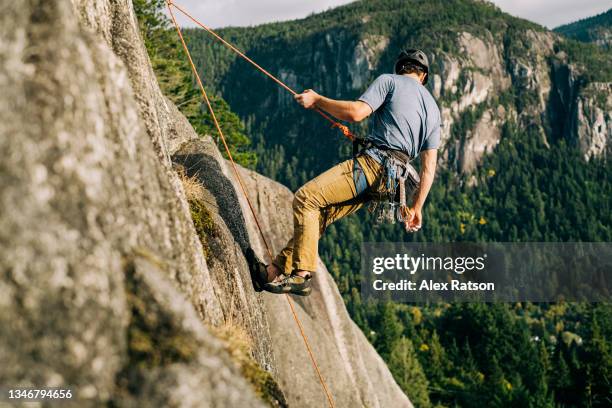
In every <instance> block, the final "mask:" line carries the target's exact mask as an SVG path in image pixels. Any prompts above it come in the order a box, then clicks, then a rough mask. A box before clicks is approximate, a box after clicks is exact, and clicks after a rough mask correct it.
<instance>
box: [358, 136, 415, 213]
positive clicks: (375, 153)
mask: <svg viewBox="0 0 612 408" xmlns="http://www.w3.org/2000/svg"><path fill="white" fill-rule="evenodd" d="M363 154H368V155H370V156H372V157H374V158H375V159H376V160H377V161H378V162H379V163H380V164H381V165H382V167H383V171H382V176H381V179H380V180H379V182H380V183H384V189H379V188H373V189H370V190H367V183H366V187H365V188H364V186H363V183H364V182H365V175H364V174H363V170H362V169H361V166H359V163H358V161H357V157H358V156H360V155H363ZM410 161H411V159H410V157H409V156H408V155H407V154H405V153H403V152H401V151H399V150H393V149H389V148H387V147H384V146H376V145H374V144H373V143H372V142H371V141H369V140H364V139H355V140H354V141H353V162H354V168H353V180H354V181H355V189H356V190H357V194H360V193H362V192H364V191H367V194H368V195H369V197H370V199H371V202H370V206H369V207H368V210H369V211H370V212H371V213H375V214H376V216H375V219H376V222H377V223H379V224H380V223H383V222H390V223H394V222H395V221H396V220H397V221H398V222H405V221H406V217H407V216H408V206H407V196H408V195H410V196H412V195H413V194H414V192H415V191H416V190H417V188H418V186H419V183H420V177H419V174H418V172H417V171H416V170H415V169H414V167H412V165H411V164H410ZM381 190H382V192H381Z"/></svg>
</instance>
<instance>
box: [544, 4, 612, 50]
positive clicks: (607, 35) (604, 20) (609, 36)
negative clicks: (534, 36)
mask: <svg viewBox="0 0 612 408" xmlns="http://www.w3.org/2000/svg"><path fill="white" fill-rule="evenodd" d="M554 31H555V32H557V33H559V34H563V35H564V36H566V37H568V38H573V39H575V40H578V41H582V42H591V43H595V44H597V45H599V46H601V47H604V48H606V49H610V48H611V46H612V8H611V9H609V10H608V11H606V12H605V13H601V14H598V15H596V16H593V17H589V18H585V19H582V20H579V21H576V22H575V23H571V24H565V25H562V26H559V27H557V28H555V29H554Z"/></svg>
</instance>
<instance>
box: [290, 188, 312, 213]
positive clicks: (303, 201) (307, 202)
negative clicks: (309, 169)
mask: <svg viewBox="0 0 612 408" xmlns="http://www.w3.org/2000/svg"><path fill="white" fill-rule="evenodd" d="M309 184H310V183H306V184H304V185H303V186H302V187H300V189H299V190H298V191H296V192H295V195H294V196H293V209H294V210H300V209H304V208H311V207H316V205H315V203H314V200H313V192H312V191H311V188H310V187H311V186H310V185H309Z"/></svg>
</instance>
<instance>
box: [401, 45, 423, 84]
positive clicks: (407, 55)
mask: <svg viewBox="0 0 612 408" xmlns="http://www.w3.org/2000/svg"><path fill="white" fill-rule="evenodd" d="M395 73H396V74H398V75H404V74H415V75H416V76H418V77H419V80H420V81H421V83H422V84H423V85H425V84H427V79H428V76H429V60H428V59H427V55H425V53H424V52H423V51H421V50H416V49H412V48H410V49H406V50H402V52H401V53H400V55H399V56H398V57H397V60H395Z"/></svg>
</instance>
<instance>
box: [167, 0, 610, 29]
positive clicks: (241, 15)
mask: <svg viewBox="0 0 612 408" xmlns="http://www.w3.org/2000/svg"><path fill="white" fill-rule="evenodd" d="M423 1H427V0H423ZM350 2H351V0H175V3H176V4H177V5H180V6H184V8H185V9H187V10H188V11H189V12H190V13H191V14H192V15H193V16H194V17H196V18H198V19H200V20H201V21H202V22H203V23H204V24H207V25H209V26H211V27H213V28H217V27H225V26H229V25H232V26H247V25H256V24H261V23H267V22H272V21H282V20H291V19H296V18H302V17H306V16H308V15H309V14H310V13H313V12H320V11H324V10H327V9H329V8H331V7H335V6H339V5H341V4H346V3H350ZM493 2H494V3H495V4H497V5H498V6H499V7H500V8H501V9H502V10H504V11H505V12H507V13H509V14H512V15H515V16H518V17H522V18H525V19H528V20H531V21H535V22H536V23H539V24H542V25H544V26H546V27H548V28H554V27H557V26H559V25H561V24H565V23H571V22H573V21H576V20H580V19H582V18H585V17H590V16H593V15H595V14H599V13H601V12H603V11H606V10H607V9H608V8H610V0H493ZM178 14H180V13H178ZM177 17H179V16H177ZM179 23H180V24H181V25H185V26H192V25H193V24H192V23H190V22H189V21H188V20H185V19H184V18H180V17H179Z"/></svg>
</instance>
